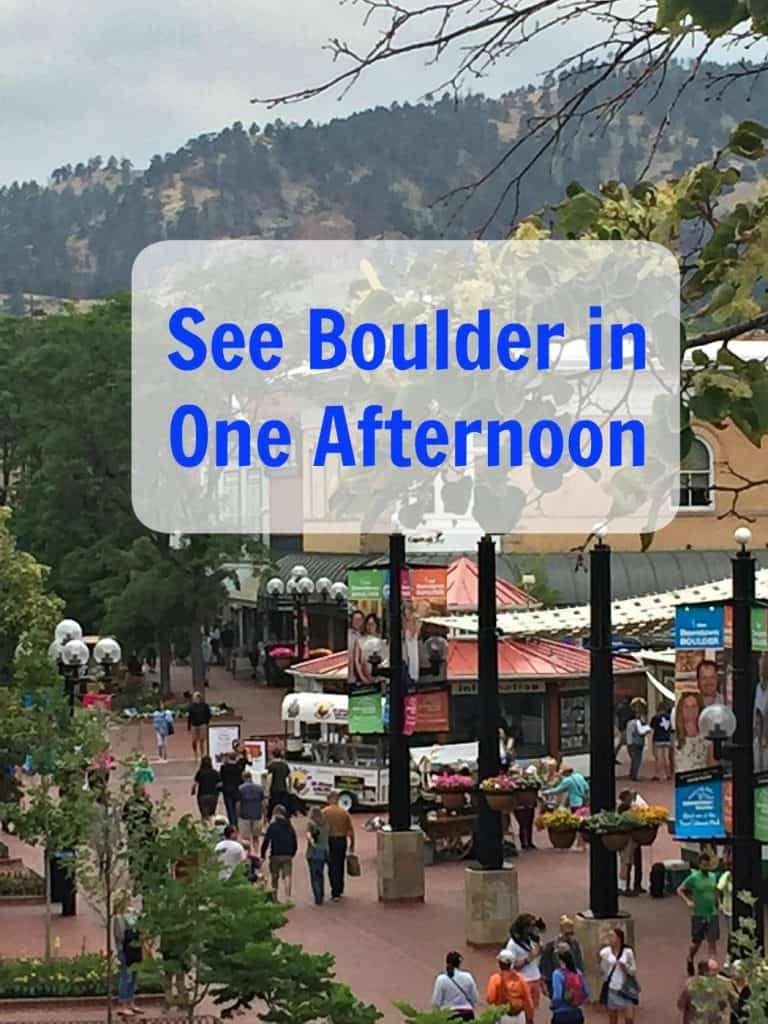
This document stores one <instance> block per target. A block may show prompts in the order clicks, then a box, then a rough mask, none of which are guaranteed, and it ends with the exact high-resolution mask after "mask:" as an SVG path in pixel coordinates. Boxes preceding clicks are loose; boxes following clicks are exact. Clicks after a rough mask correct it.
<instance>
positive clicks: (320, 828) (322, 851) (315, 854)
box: [307, 807, 329, 907]
mask: <svg viewBox="0 0 768 1024" xmlns="http://www.w3.org/2000/svg"><path fill="white" fill-rule="evenodd" d="M328 856H329V848H328V824H327V822H326V820H325V818H324V817H323V812H322V810H321V809H320V808H319V807H313V808H312V810H311V811H310V812H309V822H308V824H307V867H308V868H309V882H310V885H311V886H312V895H313V896H314V899H315V905H316V906H318V907H320V906H322V904H323V901H324V900H325V866H326V864H327V863H328Z"/></svg>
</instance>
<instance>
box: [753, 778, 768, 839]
mask: <svg viewBox="0 0 768 1024" xmlns="http://www.w3.org/2000/svg"><path fill="white" fill-rule="evenodd" d="M755 839H757V841H758V842H760V843H768V786H755Z"/></svg>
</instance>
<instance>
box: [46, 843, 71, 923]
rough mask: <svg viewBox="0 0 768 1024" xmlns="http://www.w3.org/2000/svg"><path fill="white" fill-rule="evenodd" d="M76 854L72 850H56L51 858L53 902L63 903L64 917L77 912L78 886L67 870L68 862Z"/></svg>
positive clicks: (62, 912) (62, 911) (62, 913)
mask: <svg viewBox="0 0 768 1024" xmlns="http://www.w3.org/2000/svg"><path fill="white" fill-rule="evenodd" d="M74 856H75V855H74V853H73V851H72V850H56V851H55V852H54V853H53V854H52V855H51V858H50V873H51V902H52V903H60V904H61V916H62V917H74V916H75V915H76V914H77V902H76V898H77V887H76V885H75V879H74V877H73V876H72V875H71V874H70V873H69V871H68V870H67V864H68V862H71V861H72V860H74Z"/></svg>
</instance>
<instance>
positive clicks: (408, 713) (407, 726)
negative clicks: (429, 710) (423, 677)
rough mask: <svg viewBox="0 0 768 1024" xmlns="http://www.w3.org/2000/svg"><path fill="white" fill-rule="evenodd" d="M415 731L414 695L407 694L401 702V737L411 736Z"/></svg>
mask: <svg viewBox="0 0 768 1024" xmlns="http://www.w3.org/2000/svg"><path fill="white" fill-rule="evenodd" d="M415 731H416V694H415V693H409V694H408V695H407V696H406V697H405V700H404V702H403V736H413V734H414V732H415Z"/></svg>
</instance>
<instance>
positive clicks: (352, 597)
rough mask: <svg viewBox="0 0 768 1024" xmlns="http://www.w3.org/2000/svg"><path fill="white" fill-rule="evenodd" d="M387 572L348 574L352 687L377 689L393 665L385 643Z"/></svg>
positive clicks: (375, 570)
mask: <svg viewBox="0 0 768 1024" xmlns="http://www.w3.org/2000/svg"><path fill="white" fill-rule="evenodd" d="M388 576H389V574H388V573H387V572H386V571H385V570H384V569H351V570H350V571H349V572H348V573H347V589H348V598H347V599H348V602H349V622H348V626H347V682H348V684H349V685H351V686H377V685H379V684H380V682H381V678H382V677H381V675H380V673H379V671H378V670H379V669H380V668H381V667H382V666H386V665H388V664H389V647H388V645H387V642H386V640H385V639H384V625H383V623H384V587H385V584H386V583H387V580H388Z"/></svg>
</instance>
